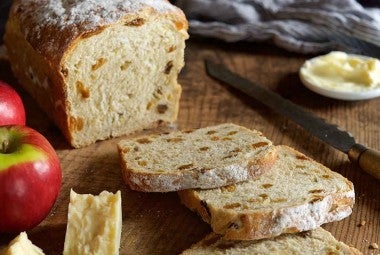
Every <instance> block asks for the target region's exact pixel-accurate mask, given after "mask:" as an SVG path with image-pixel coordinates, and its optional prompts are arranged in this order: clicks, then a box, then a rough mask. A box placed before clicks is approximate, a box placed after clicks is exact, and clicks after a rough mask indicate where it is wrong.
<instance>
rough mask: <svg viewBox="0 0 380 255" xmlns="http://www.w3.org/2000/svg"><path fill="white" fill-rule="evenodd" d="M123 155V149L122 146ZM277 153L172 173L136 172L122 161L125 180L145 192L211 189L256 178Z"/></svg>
mask: <svg viewBox="0 0 380 255" xmlns="http://www.w3.org/2000/svg"><path fill="white" fill-rule="evenodd" d="M118 149H119V154H122V151H123V148H121V147H120V146H119V147H118ZM276 159H277V152H276V151H272V152H269V153H268V154H267V157H265V158H264V159H252V160H251V161H249V162H248V163H247V167H246V166H244V165H230V166H227V167H224V168H213V169H207V170H204V169H196V170H191V171H177V172H173V173H168V174H159V173H143V172H136V171H135V170H133V169H131V168H128V165H127V164H126V163H125V162H124V161H123V160H121V168H122V173H123V179H124V181H125V182H126V183H127V184H128V185H129V187H130V188H131V189H133V190H136V191H142V192H171V191H178V190H185V189H190V188H201V189H210V188H216V187H221V186H226V185H230V184H234V183H237V182H241V181H246V180H249V179H255V178H257V177H258V176H260V175H261V174H263V173H265V172H266V171H267V170H268V169H270V168H271V166H272V165H273V164H274V163H275V161H276Z"/></svg>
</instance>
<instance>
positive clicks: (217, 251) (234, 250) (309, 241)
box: [182, 228, 362, 255]
mask: <svg viewBox="0 0 380 255" xmlns="http://www.w3.org/2000/svg"><path fill="white" fill-rule="evenodd" d="M193 254H194V255H222V254H228V255H246V254H250V255H254V254H260V255H265V254H268V255H283V254H292V255H297V254H298V255H304V254H308V255H331V254H334V255H354V254H362V253H361V252H360V251H358V250H357V249H355V248H353V247H349V246H348V245H346V244H344V243H342V242H339V241H338V240H336V239H335V238H334V237H333V236H332V235H331V234H330V232H328V231H326V230H324V229H322V228H317V229H315V230H311V231H307V232H301V233H297V234H284V235H281V236H278V237H276V238H273V239H264V240H256V241H236V240H234V241H233V240H225V239H223V238H222V236H221V235H217V234H215V233H212V234H209V235H208V236H206V237H205V238H204V239H203V240H201V241H200V242H198V243H197V244H195V245H193V246H192V247H191V248H190V249H188V250H186V251H184V252H183V253H182V255H193Z"/></svg>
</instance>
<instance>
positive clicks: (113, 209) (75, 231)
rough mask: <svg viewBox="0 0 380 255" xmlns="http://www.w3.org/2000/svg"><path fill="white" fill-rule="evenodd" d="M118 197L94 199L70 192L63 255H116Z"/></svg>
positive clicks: (119, 224) (102, 195) (103, 195)
mask: <svg viewBox="0 0 380 255" xmlns="http://www.w3.org/2000/svg"><path fill="white" fill-rule="evenodd" d="M121 227H122V218H121V193H120V191H118V192H116V194H113V193H110V192H108V191H103V192H102V193H100V194H99V195H98V196H94V195H90V194H83V195H80V194H77V193H75V192H74V191H73V190H71V192H70V204H69V213H68V222H67V230H66V237H65V245H64V251H63V254H64V255H82V254H83V255H87V254H92V255H117V254H119V247H120V236H121Z"/></svg>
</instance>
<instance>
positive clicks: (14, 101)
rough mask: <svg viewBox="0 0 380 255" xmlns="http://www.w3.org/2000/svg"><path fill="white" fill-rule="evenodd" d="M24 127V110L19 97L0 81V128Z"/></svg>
mask: <svg viewBox="0 0 380 255" xmlns="http://www.w3.org/2000/svg"><path fill="white" fill-rule="evenodd" d="M4 125H25V109H24V105H23V103H22V100H21V98H20V96H19V95H18V94H17V92H16V91H15V90H14V89H13V88H12V87H11V86H9V85H8V84H6V83H5V82H2V81H0V126H4Z"/></svg>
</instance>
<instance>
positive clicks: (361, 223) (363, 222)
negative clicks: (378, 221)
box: [357, 220, 367, 227]
mask: <svg viewBox="0 0 380 255" xmlns="http://www.w3.org/2000/svg"><path fill="white" fill-rule="evenodd" d="M366 223H367V222H366V221H365V220H362V221H361V222H360V223H359V224H358V225H357V226H358V227H362V226H364V225H365V224H366Z"/></svg>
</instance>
